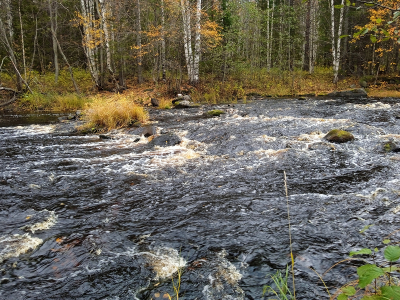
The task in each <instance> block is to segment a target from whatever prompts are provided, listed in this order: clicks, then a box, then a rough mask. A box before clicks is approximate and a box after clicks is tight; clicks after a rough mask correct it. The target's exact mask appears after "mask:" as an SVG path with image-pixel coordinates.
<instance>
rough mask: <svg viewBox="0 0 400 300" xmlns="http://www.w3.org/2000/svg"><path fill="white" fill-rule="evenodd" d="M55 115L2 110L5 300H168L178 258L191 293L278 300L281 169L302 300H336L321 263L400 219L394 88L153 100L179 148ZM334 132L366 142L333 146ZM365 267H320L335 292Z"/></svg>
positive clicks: (284, 261)
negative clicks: (388, 147)
mask: <svg viewBox="0 0 400 300" xmlns="http://www.w3.org/2000/svg"><path fill="white" fill-rule="evenodd" d="M218 108H219V109H222V110H224V111H225V112H226V114H224V115H222V116H221V117H214V118H207V117H204V112H205V111H207V110H209V109H218ZM56 119H57V116H39V115H28V116H12V115H2V116H1V117H0V124H1V126H2V127H1V128H0V149H1V151H0V195H1V199H0V203H1V212H0V264H1V265H0V278H1V279H0V280H1V281H0V299H15V300H18V299H110V300H114V299H115V300H117V299H141V300H143V299H166V298H165V297H166V293H169V294H171V295H172V294H173V284H172V281H171V277H172V276H173V275H174V274H175V275H174V277H175V278H176V270H177V269H178V268H180V267H181V268H182V269H183V274H182V283H181V297H180V299H209V300H211V299H268V298H269V297H272V294H269V295H267V296H265V297H264V298H263V297H262V289H263V286H264V285H270V284H272V280H271V277H270V276H271V275H273V274H275V273H276V271H277V270H284V269H285V268H286V266H287V265H288V264H289V263H290V250H289V237H288V218H287V205H286V197H285V188H284V180H283V171H285V172H286V174H287V186H288V193H289V198H288V201H289V206H290V213H291V219H290V220H291V224H292V227H291V230H292V242H293V252H294V258H295V278H296V294H297V299H328V298H329V297H328V295H327V292H326V290H325V288H324V285H323V284H322V282H321V281H320V280H319V278H318V275H317V274H316V273H315V272H314V271H312V270H311V268H313V269H315V270H316V271H317V272H318V273H319V274H320V275H322V274H323V273H324V272H325V271H326V270H327V269H329V268H330V267H331V266H332V265H333V264H335V263H336V262H339V261H340V260H342V259H345V258H347V257H348V253H349V252H350V251H352V250H358V249H360V248H364V247H378V248H382V246H383V245H382V240H383V239H384V237H385V236H387V235H388V234H390V233H391V232H393V231H395V230H397V229H400V218H399V213H400V173H399V169H400V154H399V153H397V152H389V153H387V152H385V151H384V149H383V147H384V144H385V143H386V142H389V141H392V142H394V143H397V144H398V146H400V144H399V143H400V100H398V99H379V100H378V99H358V100H357V99H353V100H352V99H347V100H340V99H323V100H316V99H314V100H273V99H269V100H260V101H254V102H251V103H247V104H234V105H232V104H231V105H229V106H228V105H218V106H213V107H207V106H203V107H199V108H190V109H180V110H178V109H175V110H153V111H151V119H152V122H153V126H154V130H155V131H157V134H159V135H161V136H171V135H174V136H178V137H179V138H180V139H181V141H182V142H181V143H179V144H177V145H173V146H170V145H168V141H167V142H166V145H161V146H157V145H156V143H153V142H150V143H149V141H148V139H147V138H145V137H143V136H141V135H140V133H141V130H142V129H140V128H139V129H132V130H131V131H130V132H128V133H127V132H122V131H116V132H114V133H112V134H111V137H112V138H111V139H100V138H99V136H97V135H77V134H73V133H71V132H69V130H66V129H65V127H63V126H64V125H65V124H64V125H63V124H61V125H60V124H54V123H52V122H53V121H54V120H56ZM334 128H343V129H346V130H348V131H350V132H352V133H353V135H354V136H355V138H356V139H355V140H354V141H353V142H349V143H345V144H330V143H327V142H326V141H324V140H323V137H324V135H325V134H326V133H327V132H328V131H329V130H331V129H334ZM367 225H373V226H371V227H370V228H369V229H368V230H366V231H365V232H363V233H360V231H362V229H363V228H364V227H365V226H367ZM398 238H399V235H398V234H394V235H392V236H391V239H392V240H396V239H397V240H398ZM356 265H357V263H356V262H355V263H353V264H346V263H344V264H341V265H339V266H337V267H335V268H333V269H332V270H331V271H329V272H328V273H327V274H325V275H324V276H323V279H324V280H325V283H326V284H327V286H328V288H329V289H330V291H331V292H332V293H333V292H335V287H340V286H341V285H343V284H345V283H346V282H348V281H350V280H352V279H354V273H355V266H356ZM163 297H164V298H163Z"/></svg>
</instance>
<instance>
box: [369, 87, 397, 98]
mask: <svg viewBox="0 0 400 300" xmlns="http://www.w3.org/2000/svg"><path fill="white" fill-rule="evenodd" d="M368 96H370V97H377V98H389V97H392V98H400V91H396V90H382V89H375V88H372V89H368Z"/></svg>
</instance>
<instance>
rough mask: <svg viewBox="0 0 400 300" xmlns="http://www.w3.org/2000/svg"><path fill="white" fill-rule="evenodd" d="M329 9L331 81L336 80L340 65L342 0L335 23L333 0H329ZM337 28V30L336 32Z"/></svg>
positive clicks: (334, 81) (335, 81)
mask: <svg viewBox="0 0 400 300" xmlns="http://www.w3.org/2000/svg"><path fill="white" fill-rule="evenodd" d="M329 4H330V9H331V35H332V58H333V83H335V84H336V83H337V82H338V75H339V67H340V40H341V39H340V36H341V35H342V27H343V26H342V25H343V12H344V0H342V2H341V5H342V8H340V15H339V22H338V24H337V27H336V24H335V3H334V0H330V2H329ZM336 28H337V32H336Z"/></svg>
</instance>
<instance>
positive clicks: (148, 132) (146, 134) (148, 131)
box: [141, 125, 157, 137]
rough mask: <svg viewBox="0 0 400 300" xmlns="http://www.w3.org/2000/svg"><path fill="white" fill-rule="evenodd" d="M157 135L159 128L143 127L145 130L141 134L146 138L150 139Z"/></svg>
mask: <svg viewBox="0 0 400 300" xmlns="http://www.w3.org/2000/svg"><path fill="white" fill-rule="evenodd" d="M156 133H157V128H156V127H155V126H153V125H150V126H145V127H143V130H142V132H141V134H142V135H144V137H149V136H152V135H155V134H156Z"/></svg>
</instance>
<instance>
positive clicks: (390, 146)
mask: <svg viewBox="0 0 400 300" xmlns="http://www.w3.org/2000/svg"><path fill="white" fill-rule="evenodd" d="M383 150H384V151H385V152H400V148H399V147H398V146H397V145H396V144H395V143H393V142H387V143H385V144H384V145H383Z"/></svg>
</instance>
